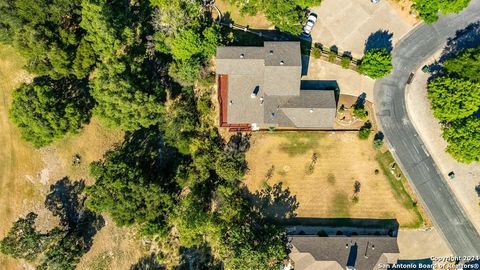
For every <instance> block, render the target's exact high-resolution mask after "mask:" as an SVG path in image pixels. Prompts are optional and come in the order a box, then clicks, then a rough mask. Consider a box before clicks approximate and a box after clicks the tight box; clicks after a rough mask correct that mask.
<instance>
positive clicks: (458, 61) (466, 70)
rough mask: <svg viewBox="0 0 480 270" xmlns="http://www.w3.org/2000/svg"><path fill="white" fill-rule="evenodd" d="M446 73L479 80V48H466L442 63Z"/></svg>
mask: <svg viewBox="0 0 480 270" xmlns="http://www.w3.org/2000/svg"><path fill="white" fill-rule="evenodd" d="M443 66H444V67H445V70H446V71H447V73H449V74H451V75H453V76H455V77H459V78H464V79H467V80H471V81H475V82H480V49H479V48H477V49H466V50H464V51H463V52H461V53H460V54H459V55H457V56H456V57H454V58H450V59H448V60H447V61H445V63H444V64H443Z"/></svg>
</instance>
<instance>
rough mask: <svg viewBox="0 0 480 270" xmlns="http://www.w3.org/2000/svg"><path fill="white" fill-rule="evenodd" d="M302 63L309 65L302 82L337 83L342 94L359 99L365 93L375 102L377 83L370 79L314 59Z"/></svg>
mask: <svg viewBox="0 0 480 270" xmlns="http://www.w3.org/2000/svg"><path fill="white" fill-rule="evenodd" d="M303 57H305V56H303ZM302 63H303V64H306V63H308V68H307V69H308V72H307V75H306V76H303V77H302V80H322V81H336V83H337V84H338V87H339V88H340V94H342V95H352V96H356V97H358V96H360V95H361V94H362V93H365V94H366V99H367V100H369V101H372V102H373V86H374V85H375V81H374V80H372V79H370V78H369V77H367V76H364V75H361V74H359V73H358V72H356V71H353V70H350V69H344V68H342V67H341V66H339V65H336V64H332V63H330V62H326V61H323V60H319V59H315V58H313V57H310V59H309V60H308V61H305V60H303V61H302Z"/></svg>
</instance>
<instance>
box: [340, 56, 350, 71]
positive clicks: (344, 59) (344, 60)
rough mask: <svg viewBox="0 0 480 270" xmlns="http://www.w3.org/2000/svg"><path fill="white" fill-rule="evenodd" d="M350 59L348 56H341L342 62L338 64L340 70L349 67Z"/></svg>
mask: <svg viewBox="0 0 480 270" xmlns="http://www.w3.org/2000/svg"><path fill="white" fill-rule="evenodd" d="M351 60H352V59H351V58H350V57H349V56H348V55H344V56H342V61H341V62H340V65H341V66H342V68H348V67H349V66H350V61H351Z"/></svg>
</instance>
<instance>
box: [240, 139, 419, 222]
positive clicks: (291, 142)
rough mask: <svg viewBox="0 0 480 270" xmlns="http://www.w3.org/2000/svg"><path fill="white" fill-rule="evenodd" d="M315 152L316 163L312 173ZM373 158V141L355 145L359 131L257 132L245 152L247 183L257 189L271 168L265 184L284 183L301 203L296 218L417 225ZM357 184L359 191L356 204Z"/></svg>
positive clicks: (410, 212)
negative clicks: (271, 174)
mask: <svg viewBox="0 0 480 270" xmlns="http://www.w3.org/2000/svg"><path fill="white" fill-rule="evenodd" d="M313 153H316V154H317V157H318V160H317V162H316V163H315V165H314V169H313V171H311V170H309V168H308V167H309V164H310V163H311V160H312V155H313ZM376 153H377V152H376V151H375V150H374V148H373V147H372V141H371V140H368V141H361V140H359V139H358V136H357V132H341V133H340V132H337V133H325V132H324V133H321V132H274V133H256V134H254V135H253V136H252V147H251V149H250V150H249V152H248V153H247V160H248V164H249V168H250V171H249V172H248V174H247V175H246V177H245V183H246V185H247V187H248V188H249V189H250V190H251V191H253V190H257V189H259V188H261V187H262V186H263V185H264V181H265V175H266V174H267V172H268V171H269V170H271V168H272V166H273V168H274V172H273V176H272V177H271V178H270V179H269V180H268V184H270V185H271V184H275V183H279V182H282V183H283V184H284V187H288V188H289V189H290V192H291V193H292V195H295V196H296V199H297V201H298V202H299V208H298V209H297V211H296V212H297V216H298V217H308V218H346V217H351V218H377V219H378V218H382V219H391V218H395V219H397V221H398V222H399V224H400V226H407V227H408V226H412V225H411V224H416V222H417V219H418V216H417V214H416V213H415V211H413V210H411V209H407V208H406V207H404V205H403V204H402V201H401V200H399V199H398V198H397V196H396V195H395V194H394V192H393V190H392V187H391V185H390V184H389V182H388V179H387V178H386V176H385V175H384V174H383V173H382V171H381V170H380V167H379V164H378V162H377V161H376V160H375V155H376ZM375 169H378V170H379V173H378V174H375ZM357 180H358V181H360V183H361V190H360V192H359V194H358V198H359V201H358V202H357V203H354V202H353V201H352V199H353V195H354V194H353V186H354V182H355V181H357Z"/></svg>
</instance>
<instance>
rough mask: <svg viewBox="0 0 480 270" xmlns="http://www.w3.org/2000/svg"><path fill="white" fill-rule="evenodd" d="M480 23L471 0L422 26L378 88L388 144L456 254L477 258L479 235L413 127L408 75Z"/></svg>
mask: <svg viewBox="0 0 480 270" xmlns="http://www.w3.org/2000/svg"><path fill="white" fill-rule="evenodd" d="M478 20H480V0H472V1H471V2H470V5H469V7H468V8H466V9H465V10H464V11H462V12H461V13H460V14H452V15H449V16H441V18H440V19H439V21H438V22H437V23H435V24H432V25H426V24H422V25H419V26H418V27H416V28H415V29H414V30H412V31H411V32H410V33H409V34H408V35H407V36H406V37H405V38H404V39H403V40H402V41H401V42H399V44H398V45H397V46H396V47H395V49H394V50H393V66H394V70H393V73H392V74H391V75H389V76H387V77H385V78H383V79H381V80H378V81H377V82H376V84H375V88H374V89H375V90H374V94H375V97H374V99H375V106H376V111H377V119H378V121H379V123H380V126H381V129H382V130H383V132H384V134H385V135H386V137H387V139H388V142H389V146H390V148H391V150H392V152H393V153H394V154H395V156H396V159H397V161H398V162H399V164H401V166H402V169H403V171H404V172H405V173H406V174H407V175H408V178H409V180H410V182H411V183H412V185H413V187H414V189H415V190H416V192H417V194H418V195H419V197H420V198H421V200H422V201H423V203H424V204H425V207H426V209H427V211H428V212H429V214H430V215H431V217H432V221H433V222H434V224H435V225H436V227H437V228H438V229H439V232H441V234H442V235H443V236H444V237H445V238H446V240H447V242H448V244H449V246H450V248H451V249H452V251H453V253H454V254H455V255H475V256H478V255H479V254H480V236H479V234H478V232H477V230H476V229H475V227H474V226H473V224H472V222H471V221H470V220H469V218H468V216H467V215H466V214H465V212H464V209H463V208H462V207H461V206H460V204H459V202H458V201H457V199H456V196H455V194H454V193H453V192H452V190H451V189H450V187H449V186H448V184H447V182H446V181H447V180H446V179H445V177H444V176H443V174H442V172H441V171H440V170H439V169H438V168H437V165H436V164H435V162H434V160H433V159H432V157H431V156H430V153H429V152H428V150H427V149H426V146H425V145H424V143H423V141H422V139H421V138H420V137H419V135H418V133H417V131H416V130H415V128H414V126H413V125H412V123H411V121H410V119H409V117H408V115H407V109H406V105H405V87H406V82H407V79H408V76H409V75H410V73H411V72H414V71H416V70H417V69H418V67H419V66H420V65H421V63H423V62H424V61H425V60H426V59H428V58H429V57H431V55H432V54H434V53H435V52H436V51H437V50H439V49H440V48H441V47H442V46H443V44H445V42H446V40H447V38H448V37H453V36H454V35H455V32H456V31H457V30H461V29H464V28H465V27H466V26H467V25H469V24H470V23H473V22H476V21H478Z"/></svg>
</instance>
